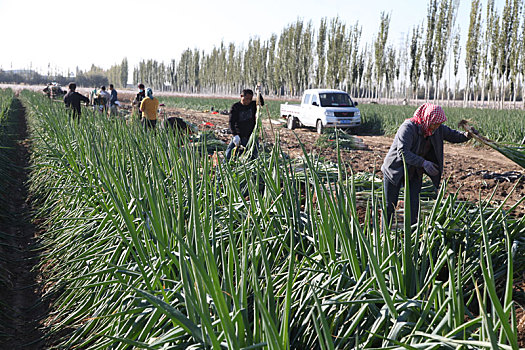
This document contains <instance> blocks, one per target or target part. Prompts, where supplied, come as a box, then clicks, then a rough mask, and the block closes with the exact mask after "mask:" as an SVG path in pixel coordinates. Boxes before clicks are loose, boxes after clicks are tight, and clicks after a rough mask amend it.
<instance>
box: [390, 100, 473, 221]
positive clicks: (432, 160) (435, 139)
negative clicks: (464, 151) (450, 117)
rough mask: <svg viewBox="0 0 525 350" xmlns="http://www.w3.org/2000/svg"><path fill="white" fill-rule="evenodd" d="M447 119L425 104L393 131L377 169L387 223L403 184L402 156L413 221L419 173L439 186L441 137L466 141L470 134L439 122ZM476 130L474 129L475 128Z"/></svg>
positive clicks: (419, 184)
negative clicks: (380, 181) (408, 186)
mask: <svg viewBox="0 0 525 350" xmlns="http://www.w3.org/2000/svg"><path fill="white" fill-rule="evenodd" d="M446 120H447V118H446V117H445V112H444V111H443V109H442V108H441V107H440V106H437V105H433V104H430V103H425V104H423V105H421V106H420V107H419V108H418V109H417V110H416V112H415V113H414V116H413V117H412V118H410V119H406V120H405V121H404V122H403V124H401V126H400V127H399V129H398V130H397V133H396V136H395V137H394V142H393V143H392V146H391V147H390V150H389V151H388V153H387V155H386V157H385V160H384V162H383V166H382V167H381V171H382V172H383V189H384V192H385V198H386V205H387V208H386V209H387V211H386V214H387V215H386V220H387V223H388V224H390V223H391V220H392V216H393V215H394V208H395V207H396V206H397V201H398V197H399V190H400V189H401V186H403V185H404V181H405V180H404V177H405V176H404V175H405V174H404V166H403V158H404V160H405V162H406V165H407V170H408V176H409V181H408V182H409V185H410V220H411V222H412V224H414V223H416V222H417V217H418V213H419V193H420V191H421V184H422V182H423V174H427V175H428V176H429V177H430V179H431V180H432V183H433V184H434V186H435V188H438V187H439V183H440V181H441V174H442V173H443V140H446V141H449V142H452V143H460V142H466V141H468V140H469V139H470V138H471V135H470V134H468V133H466V132H460V131H457V130H453V129H451V128H449V127H448V126H446V125H443V123H444V122H445V121H446ZM475 133H477V131H475Z"/></svg>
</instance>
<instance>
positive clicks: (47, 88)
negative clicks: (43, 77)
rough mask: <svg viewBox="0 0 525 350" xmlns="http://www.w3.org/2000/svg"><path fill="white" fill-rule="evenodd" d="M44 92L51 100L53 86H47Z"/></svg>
mask: <svg viewBox="0 0 525 350" xmlns="http://www.w3.org/2000/svg"><path fill="white" fill-rule="evenodd" d="M43 91H44V93H45V94H46V96H47V97H49V98H51V84H47V85H46V87H45V88H44V90H43Z"/></svg>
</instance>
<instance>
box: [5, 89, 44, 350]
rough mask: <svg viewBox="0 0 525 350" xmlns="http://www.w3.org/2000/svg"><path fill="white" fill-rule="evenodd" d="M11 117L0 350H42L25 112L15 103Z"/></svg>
mask: <svg viewBox="0 0 525 350" xmlns="http://www.w3.org/2000/svg"><path fill="white" fill-rule="evenodd" d="M12 111H13V113H15V116H14V118H13V121H12V123H13V125H12V132H13V134H12V136H13V138H14V142H13V147H14V152H13V157H12V161H13V164H12V167H11V169H10V171H9V173H8V177H9V181H10V182H11V189H10V191H9V192H8V193H7V198H6V199H7V203H8V205H7V208H6V209H7V211H8V212H7V214H6V219H5V223H4V224H3V225H5V226H4V227H2V228H1V229H0V230H1V231H3V232H4V233H5V246H4V248H3V254H4V256H5V258H6V259H5V262H4V263H3V264H4V266H3V267H4V268H5V269H6V270H7V274H8V282H9V286H8V287H9V288H8V290H4V291H3V293H2V299H3V300H4V302H5V304H6V308H7V310H6V311H7V312H6V314H7V316H8V319H7V320H6V321H7V322H6V323H7V328H6V336H5V338H4V339H3V340H0V348H1V349H12V350H15V349H43V348H44V340H43V330H42V327H41V320H42V319H43V318H44V317H45V316H46V315H47V306H46V305H45V303H42V302H41V298H40V297H41V294H42V292H41V291H42V289H41V282H40V277H39V272H38V269H37V268H36V267H37V266H38V263H39V249H38V243H37V240H36V232H37V231H36V228H35V226H34V225H33V224H32V221H31V210H32V208H31V203H30V201H29V200H28V188H27V186H28V184H27V180H28V174H29V167H28V165H29V161H30V156H29V143H28V141H27V125H26V119H25V110H24V108H23V106H22V104H21V102H20V101H19V100H18V99H15V100H14V102H13V104H12Z"/></svg>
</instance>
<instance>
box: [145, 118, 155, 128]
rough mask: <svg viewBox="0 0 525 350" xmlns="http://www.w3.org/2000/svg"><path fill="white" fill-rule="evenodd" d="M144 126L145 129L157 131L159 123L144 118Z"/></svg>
mask: <svg viewBox="0 0 525 350" xmlns="http://www.w3.org/2000/svg"><path fill="white" fill-rule="evenodd" d="M142 125H143V126H144V129H155V126H156V125H157V121H156V120H149V119H146V118H144V119H142Z"/></svg>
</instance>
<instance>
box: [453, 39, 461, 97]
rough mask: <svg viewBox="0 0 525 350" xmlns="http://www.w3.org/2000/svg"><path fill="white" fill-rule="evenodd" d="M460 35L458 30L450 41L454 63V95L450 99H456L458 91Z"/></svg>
mask: <svg viewBox="0 0 525 350" xmlns="http://www.w3.org/2000/svg"><path fill="white" fill-rule="evenodd" d="M460 39H461V35H460V33H459V30H458V31H457V32H456V34H455V35H454V39H453V43H452V56H453V58H452V59H453V65H454V68H453V70H454V95H453V97H452V99H453V100H454V101H455V100H456V94H457V91H458V85H459V82H458V72H459V59H460V57H461V44H460Z"/></svg>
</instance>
